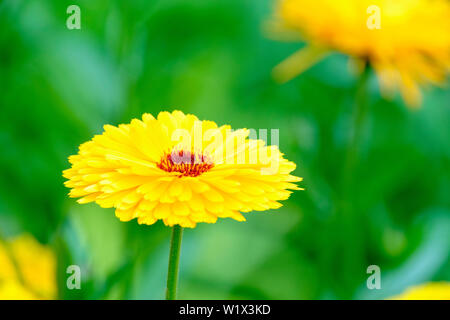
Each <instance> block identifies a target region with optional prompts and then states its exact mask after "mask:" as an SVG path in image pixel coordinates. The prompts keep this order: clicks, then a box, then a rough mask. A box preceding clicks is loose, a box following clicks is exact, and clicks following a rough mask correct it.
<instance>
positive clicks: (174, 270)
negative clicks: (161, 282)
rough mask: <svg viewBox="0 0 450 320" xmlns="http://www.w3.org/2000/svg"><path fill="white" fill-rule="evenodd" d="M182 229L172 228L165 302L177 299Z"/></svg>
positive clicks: (176, 226) (178, 227) (177, 226)
mask: <svg viewBox="0 0 450 320" xmlns="http://www.w3.org/2000/svg"><path fill="white" fill-rule="evenodd" d="M182 236H183V228H182V227H180V226H179V225H175V226H173V228H172V239H171V241H170V253H169V270H168V272H167V289H166V300H175V299H176V297H177V282H178V265H179V262H180V251H181V250H180V249H181V238H182Z"/></svg>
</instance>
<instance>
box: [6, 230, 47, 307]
mask: <svg viewBox="0 0 450 320" xmlns="http://www.w3.org/2000/svg"><path fill="white" fill-rule="evenodd" d="M0 265H1V268H0V299H23V300H30V299H54V298H56V260H55V255H54V253H53V251H52V250H51V249H50V248H48V247H46V246H43V245H41V244H40V243H38V242H37V241H36V240H35V239H34V238H33V237H31V236H30V235H21V236H18V237H16V238H14V239H12V240H11V241H8V242H0Z"/></svg>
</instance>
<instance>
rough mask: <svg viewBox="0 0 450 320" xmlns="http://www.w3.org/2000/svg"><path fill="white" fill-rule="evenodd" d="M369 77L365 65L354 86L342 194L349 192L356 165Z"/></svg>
mask: <svg viewBox="0 0 450 320" xmlns="http://www.w3.org/2000/svg"><path fill="white" fill-rule="evenodd" d="M369 76H370V66H369V65H368V64H366V66H365V67H364V71H363V72H362V73H361V75H360V77H359V79H358V82H357V85H356V96H355V109H354V113H353V121H352V128H351V132H350V139H349V143H348V146H347V154H346V158H345V166H344V192H346V193H347V192H351V191H350V190H349V189H350V188H351V186H352V184H353V182H354V181H353V180H354V169H355V167H356V164H357V158H358V157H357V155H358V148H359V145H360V142H361V136H362V129H363V125H364V121H365V118H366V114H367V108H368V103H367V102H368V99H367V94H368V93H367V91H368V90H367V86H368V80H369V78H370V77H369Z"/></svg>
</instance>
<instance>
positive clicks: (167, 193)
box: [63, 111, 301, 228]
mask: <svg viewBox="0 0 450 320" xmlns="http://www.w3.org/2000/svg"><path fill="white" fill-rule="evenodd" d="M249 133H250V131H249V130H247V129H240V130H236V131H232V130H231V128H230V126H227V125H225V126H221V127H218V126H217V125H216V123H214V122H212V121H200V120H198V118H197V117H195V116H194V115H190V114H188V115H185V114H184V113H183V112H181V111H174V112H172V113H169V112H161V113H159V115H158V117H157V119H155V118H154V117H153V116H152V115H150V114H144V115H143V117H142V121H141V120H138V119H134V120H132V121H131V123H130V124H121V125H119V126H118V127H115V126H111V125H105V126H104V132H103V133H102V134H101V135H97V136H95V137H94V138H93V139H92V140H91V141H89V142H86V143H84V144H82V145H81V146H80V148H79V153H78V154H77V155H74V156H71V157H69V161H70V163H71V164H72V167H71V168H70V169H68V170H65V171H64V173H63V175H64V177H66V178H67V179H69V180H68V181H66V183H65V185H66V186H67V187H69V188H72V190H71V191H70V193H69V195H70V196H71V197H82V198H81V199H79V200H78V202H79V203H87V202H92V201H95V202H96V203H97V204H99V205H100V206H101V207H104V208H110V207H114V208H116V210H115V212H116V216H117V217H118V218H119V219H120V220H121V221H129V220H131V219H134V218H137V220H138V223H140V224H149V225H151V224H153V223H155V222H156V221H157V220H163V222H164V224H165V225H167V226H174V225H177V224H178V225H180V226H182V227H191V228H193V227H195V226H196V223H198V222H207V223H215V222H216V221H217V218H232V219H235V220H238V221H244V220H245V218H244V217H243V216H242V215H241V213H240V212H249V211H253V210H257V211H262V210H268V209H272V208H279V207H280V206H281V204H280V203H279V202H278V201H279V200H284V199H287V198H288V197H289V195H290V193H291V191H288V189H293V190H295V189H298V188H297V186H296V185H295V184H294V183H293V182H297V181H300V180H301V179H300V178H297V177H295V176H292V175H290V172H291V171H293V170H294V169H295V167H296V166H295V164H294V163H292V162H289V161H288V160H286V159H284V158H283V154H282V153H281V152H280V151H279V150H278V148H277V147H276V146H266V145H265V143H264V141H262V140H256V139H249Z"/></svg>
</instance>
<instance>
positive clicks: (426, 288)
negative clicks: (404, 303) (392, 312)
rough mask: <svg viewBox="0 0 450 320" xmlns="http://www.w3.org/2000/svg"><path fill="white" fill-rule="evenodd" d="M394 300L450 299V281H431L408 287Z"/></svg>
mask: <svg viewBox="0 0 450 320" xmlns="http://www.w3.org/2000/svg"><path fill="white" fill-rule="evenodd" d="M391 299H393V300H450V283H449V282H430V283H425V284H422V285H418V286H415V287H411V288H408V289H407V290H406V291H405V292H403V293H402V294H400V295H398V296H395V297H392V298H391Z"/></svg>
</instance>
